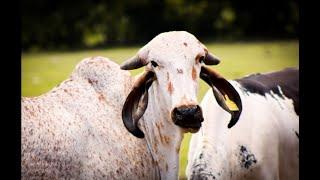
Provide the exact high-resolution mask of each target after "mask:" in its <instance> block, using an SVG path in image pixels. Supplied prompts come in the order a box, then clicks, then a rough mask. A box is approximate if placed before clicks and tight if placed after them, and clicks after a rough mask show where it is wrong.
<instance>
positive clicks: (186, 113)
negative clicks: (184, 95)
mask: <svg viewBox="0 0 320 180" xmlns="http://www.w3.org/2000/svg"><path fill="white" fill-rule="evenodd" d="M171 118H172V120H173V122H174V123H175V124H176V125H178V126H180V127H182V128H191V129H199V128H200V127H201V122H202V121H203V116H202V110H201V108H200V106H198V105H184V106H179V107H176V108H174V109H173V110H172V112H171Z"/></svg>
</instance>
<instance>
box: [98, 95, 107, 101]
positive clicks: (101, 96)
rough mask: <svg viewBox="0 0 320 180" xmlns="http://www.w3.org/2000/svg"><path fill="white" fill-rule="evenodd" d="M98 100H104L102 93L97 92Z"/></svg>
mask: <svg viewBox="0 0 320 180" xmlns="http://www.w3.org/2000/svg"><path fill="white" fill-rule="evenodd" d="M98 98H99V101H105V100H106V99H105V98H104V96H103V94H99V97H98Z"/></svg>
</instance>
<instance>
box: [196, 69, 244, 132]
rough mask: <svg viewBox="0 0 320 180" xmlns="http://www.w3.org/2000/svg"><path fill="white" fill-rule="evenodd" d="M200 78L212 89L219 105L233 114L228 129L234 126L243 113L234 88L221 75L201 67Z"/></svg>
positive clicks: (238, 96)
mask: <svg viewBox="0 0 320 180" xmlns="http://www.w3.org/2000/svg"><path fill="white" fill-rule="evenodd" d="M200 78H201V79H203V80H204V81H205V82H206V83H207V84H209V85H210V86H211V88H212V91H213V94H214V96H215V98H216V100H217V102H218V104H219V105H220V106H221V107H222V108H223V109H224V110H226V111H227V112H229V113H230V114H231V120H230V122H229V124H228V128H231V127H232V126H234V125H235V124H236V123H237V121H238V119H239V117H240V114H241V112H242V103H241V98H240V95H239V94H238V92H237V91H236V90H235V89H234V87H233V86H232V85H231V84H230V83H229V82H228V81H227V80H226V79H224V78H223V77H222V76H221V75H219V74H218V73H217V72H215V71H214V70H212V69H209V68H207V67H204V66H203V67H201V72H200Z"/></svg>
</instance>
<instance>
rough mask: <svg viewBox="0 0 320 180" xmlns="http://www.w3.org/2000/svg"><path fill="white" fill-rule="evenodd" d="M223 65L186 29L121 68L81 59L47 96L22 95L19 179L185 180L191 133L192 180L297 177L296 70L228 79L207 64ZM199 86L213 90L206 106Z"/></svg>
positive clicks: (108, 62) (160, 37)
mask: <svg viewBox="0 0 320 180" xmlns="http://www.w3.org/2000/svg"><path fill="white" fill-rule="evenodd" d="M239 56H241V55H239ZM219 63H220V58H219V57H217V56H215V55H214V54H213V53H212V52H209V51H208V49H207V48H206V46H205V45H204V44H202V43H201V42H200V41H199V40H198V39H197V38H196V37H195V36H193V35H192V34H190V33H188V32H185V31H171V32H165V33H161V34H159V35H158V36H156V37H154V38H153V39H152V40H151V41H150V42H148V43H147V44H146V45H145V46H143V47H142V48H140V50H139V51H138V52H137V53H136V55H134V56H133V57H132V58H129V59H128V60H126V61H125V62H124V63H123V64H122V65H118V64H116V63H114V62H113V61H112V60H110V59H108V58H105V57H99V56H98V57H91V58H87V59H84V60H82V61H81V62H80V63H79V64H78V65H77V66H76V67H75V69H74V71H73V72H72V73H71V75H70V76H69V78H68V79H66V80H65V81H63V82H62V83H61V84H59V85H58V86H56V87H55V88H53V89H52V90H50V91H49V92H47V93H45V94H43V95H41V96H37V97H22V99H21V113H22V114H21V115H22V118H21V175H22V176H21V177H22V179H133V180H134V179H139V180H140V179H165V180H166V179H168V180H171V179H178V172H179V151H180V145H181V142H182V138H183V134H184V133H186V132H191V133H192V138H191V142H190V146H189V153H188V165H187V169H186V175H187V177H188V179H234V180H238V179H257V180H258V179H259V180H260V179H266V180H269V179H270V180H274V179H288V180H293V179H299V69H298V68H286V69H283V70H280V71H275V72H269V73H264V74H260V73H258V74H251V75H248V76H245V77H242V78H239V79H234V80H226V79H225V78H224V77H223V76H222V75H220V74H219V73H218V72H217V71H216V70H214V69H213V68H210V67H209V65H218V64H219ZM142 67H144V71H143V72H142V73H141V74H139V75H137V76H136V77H132V76H131V75H130V73H129V71H128V70H132V69H137V68H142ZM200 80H203V81H205V82H206V83H207V84H208V85H209V86H210V89H209V90H208V92H207V93H206V94H205V97H204V98H203V100H202V101H201V102H200V103H199V102H198V100H197V93H198V86H199V81H200Z"/></svg>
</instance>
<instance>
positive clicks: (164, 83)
mask: <svg viewBox="0 0 320 180" xmlns="http://www.w3.org/2000/svg"><path fill="white" fill-rule="evenodd" d="M219 63H220V60H219V58H217V57H216V56H214V55H212V54H211V53H209V52H208V50H207V48H206V47H205V46H204V45H203V44H202V43H200V42H199V41H198V40H197V39H196V38H195V37H194V36H193V35H192V34H189V33H187V32H184V31H180V32H168V33H162V34H160V35H158V36H156V37H155V38H154V39H152V40H151V41H150V42H149V43H148V44H147V45H145V46H144V47H143V48H141V49H140V50H139V52H138V53H137V54H136V55H135V56H134V57H132V58H130V59H128V60H127V61H125V62H124V63H123V64H122V65H121V69H124V70H132V69H137V68H140V67H143V66H146V68H145V72H144V73H143V74H142V75H141V76H140V77H139V78H138V79H137V80H136V82H135V84H134V86H133V89H132V91H131V92H130V93H129V95H128V97H127V99H126V101H125V104H124V106H123V110H122V119H123V122H124V124H125V127H126V128H127V129H128V130H129V131H130V132H131V133H132V134H133V135H135V136H136V137H139V138H143V137H144V134H143V132H142V131H141V130H140V129H139V127H138V120H139V119H140V118H141V117H142V115H143V114H144V112H145V110H146V108H147V105H148V89H149V88H150V86H151V85H152V83H153V86H155V88H157V92H159V93H161V97H163V98H164V99H162V100H163V101H165V104H166V105H167V107H166V108H169V112H170V113H171V115H170V117H171V120H172V122H173V123H174V124H176V125H177V126H179V127H181V128H183V129H185V130H188V131H191V132H196V131H198V130H199V128H200V127H201V122H202V121H203V116H202V110H201V108H200V106H199V105H198V102H197V92H198V80H199V77H200V78H202V79H203V80H204V81H205V82H206V83H208V84H209V85H210V86H211V87H212V90H213V92H214V95H215V98H216V100H217V102H218V104H219V105H220V106H221V107H222V108H223V109H225V110H226V111H227V112H229V113H231V115H232V117H231V121H230V123H229V125H228V127H229V128H230V127H232V126H233V125H234V124H235V123H236V122H237V120H238V118H239V115H240V113H241V100H240V97H239V95H238V93H237V92H236V90H235V89H234V88H233V87H232V86H231V85H230V84H229V82H228V81H227V80H225V79H224V78H223V77H222V76H220V75H219V74H218V73H217V72H215V71H214V70H212V69H210V68H208V67H206V66H205V65H217V64H219ZM228 101H230V102H232V103H233V102H234V103H235V106H234V107H235V108H232V107H231V106H230V105H228V104H229V103H228Z"/></svg>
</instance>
